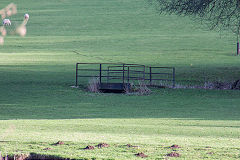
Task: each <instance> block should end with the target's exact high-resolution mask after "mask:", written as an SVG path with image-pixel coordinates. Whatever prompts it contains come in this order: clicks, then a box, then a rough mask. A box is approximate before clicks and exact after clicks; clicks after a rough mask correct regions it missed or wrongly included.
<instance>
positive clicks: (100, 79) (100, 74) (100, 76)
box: [99, 63, 102, 84]
mask: <svg viewBox="0 0 240 160" xmlns="http://www.w3.org/2000/svg"><path fill="white" fill-rule="evenodd" d="M99 81H100V84H101V83H102V64H101V63H100V68H99Z"/></svg>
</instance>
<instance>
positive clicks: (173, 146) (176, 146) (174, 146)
mask: <svg viewBox="0 0 240 160" xmlns="http://www.w3.org/2000/svg"><path fill="white" fill-rule="evenodd" d="M170 148H181V147H180V146H179V145H176V144H174V145H172V146H171V147H170Z"/></svg>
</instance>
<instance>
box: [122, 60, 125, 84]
mask: <svg viewBox="0 0 240 160" xmlns="http://www.w3.org/2000/svg"><path fill="white" fill-rule="evenodd" d="M124 71H125V65H124V64H123V75H122V76H123V77H122V80H123V84H124V78H125V75H124V74H125V73H124Z"/></svg>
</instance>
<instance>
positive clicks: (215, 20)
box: [149, 0, 240, 55]
mask: <svg viewBox="0 0 240 160" xmlns="http://www.w3.org/2000/svg"><path fill="white" fill-rule="evenodd" d="M149 1H150V2H151V3H152V4H154V5H155V6H156V9H157V11H158V12H159V13H161V14H163V13H167V14H177V15H184V16H191V17H193V18H196V19H198V20H199V19H200V21H201V22H205V23H207V24H208V25H209V27H210V29H220V30H223V29H227V30H231V31H232V32H233V33H235V34H236V35H237V55H239V34H240V32H239V30H240V0H149Z"/></svg>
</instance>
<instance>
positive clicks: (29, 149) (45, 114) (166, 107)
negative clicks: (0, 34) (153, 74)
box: [0, 0, 240, 160]
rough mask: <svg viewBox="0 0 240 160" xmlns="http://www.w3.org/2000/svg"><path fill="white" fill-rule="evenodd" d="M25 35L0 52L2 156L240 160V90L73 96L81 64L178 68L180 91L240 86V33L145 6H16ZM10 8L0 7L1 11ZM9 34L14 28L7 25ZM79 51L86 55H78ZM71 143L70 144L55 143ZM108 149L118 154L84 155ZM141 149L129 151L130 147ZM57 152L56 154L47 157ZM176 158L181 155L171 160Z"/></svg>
mask: <svg viewBox="0 0 240 160" xmlns="http://www.w3.org/2000/svg"><path fill="white" fill-rule="evenodd" d="M13 2H15V3H16V4H17V5H18V14H17V15H15V16H13V17H11V20H12V23H13V25H16V24H18V23H20V21H21V20H22V18H23V15H24V13H29V14H30V20H29V23H28V26H27V29H28V33H27V36H26V37H24V38H21V37H18V36H14V35H9V36H8V37H7V38H6V39H5V45H4V46H0V75H1V76H0V151H1V152H2V154H3V155H6V154H20V153H24V154H29V153H37V154H43V155H56V156H61V157H66V158H75V159H139V158H137V157H136V156H135V155H134V154H136V153H139V152H144V153H145V154H146V155H148V156H149V157H148V158H146V159H164V158H166V154H168V153H171V152H172V151H173V149H170V148H168V147H169V146H171V145H173V144H177V145H179V146H181V148H178V149H175V150H176V151H175V152H177V153H180V154H181V156H180V157H179V158H176V159H224V160H225V159H239V158H240V143H239V142H240V117H239V115H240V106H239V104H240V99H239V94H240V92H239V91H233V90H203V89H153V92H152V94H150V95H148V96H129V95H124V94H117V95H116V94H93V93H89V92H85V91H83V90H80V89H74V88H71V87H70V86H72V85H74V83H75V82H74V80H75V79H74V78H75V63H76V62H118V63H119V62H123V63H138V64H145V65H153V66H173V67H176V79H177V83H178V84H182V83H186V82H188V83H191V84H202V83H203V82H204V80H206V79H207V80H208V81H216V80H221V81H229V82H230V81H234V80H236V79H239V69H240V66H239V63H240V59H239V57H237V56H235V55H234V53H235V36H234V35H233V34H231V33H228V32H223V33H220V34H219V33H216V32H214V31H207V30H206V28H204V27H203V26H201V25H200V24H198V23H197V22H192V21H191V20H190V19H188V18H186V17H177V16H174V15H172V16H160V15H158V14H157V13H156V12H155V11H154V9H153V8H152V7H151V6H149V5H148V4H147V2H146V1H144V0H142V1H141V0H41V1H32V0H21V1H17V0H13ZM8 3H9V1H7V0H1V3H0V8H3V7H4V6H6V5H7V4H8ZM8 30H9V31H11V30H12V28H8ZM75 51H77V52H78V53H79V54H77V53H76V52H75ZM57 141H64V142H65V144H64V145H60V146H54V145H52V144H53V143H56V142H57ZM101 142H105V143H108V144H110V147H109V148H104V149H95V150H89V151H86V150H83V148H84V147H86V146H87V145H97V144H98V143H101ZM128 143H130V144H133V145H136V146H139V147H137V148H128V147H126V144H128ZM45 148H51V150H47V151H46V150H44V149H45ZM169 159H174V158H169Z"/></svg>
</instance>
